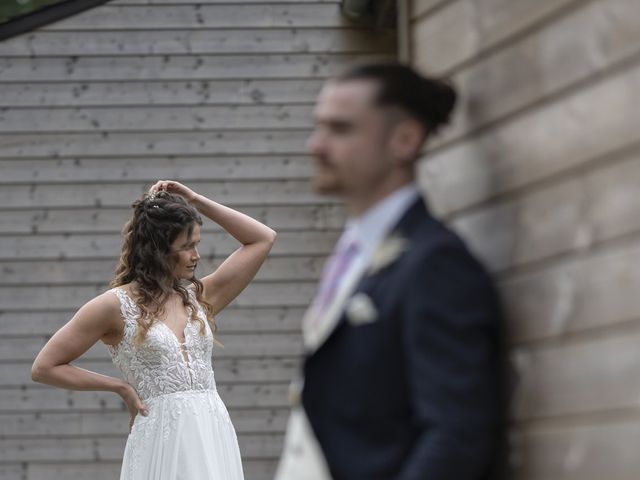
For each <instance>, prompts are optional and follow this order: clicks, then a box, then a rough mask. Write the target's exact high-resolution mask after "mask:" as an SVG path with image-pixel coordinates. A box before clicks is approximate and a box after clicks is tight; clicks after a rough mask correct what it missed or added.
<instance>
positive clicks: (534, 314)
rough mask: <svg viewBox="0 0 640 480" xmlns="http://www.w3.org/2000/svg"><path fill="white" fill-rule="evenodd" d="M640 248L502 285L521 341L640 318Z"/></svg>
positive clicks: (591, 257) (588, 258) (558, 266)
mask: <svg viewBox="0 0 640 480" xmlns="http://www.w3.org/2000/svg"><path fill="white" fill-rule="evenodd" d="M638 261H640V247H638V246H637V245H636V244H632V245H629V246H626V247H624V248H619V249H613V250H604V251H602V252H599V253H597V254H593V255H589V256H584V257H578V258H575V259H569V260H564V261H561V262H559V263H557V264H554V265H552V266H549V267H547V268H545V269H542V270H539V271H536V272H532V273H528V274H523V275H519V276H516V277H513V278H511V279H508V280H505V281H504V282H503V284H502V289H503V292H504V298H505V303H506V307H507V308H506V310H507V313H508V318H510V320H511V328H510V331H511V336H512V339H513V341H515V342H527V341H531V340H536V339H544V338H553V337H561V336H562V335H566V334H569V333H575V332H580V331H585V330H589V329H593V328H603V327H611V326H614V325H616V324H622V323H624V322H629V321H632V320H636V319H638V318H640V298H638V295H637V294H636V292H637V291H638V288H640V274H639V273H638V272H637V268H636V265H638Z"/></svg>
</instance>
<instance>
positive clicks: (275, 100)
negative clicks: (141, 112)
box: [0, 77, 322, 107]
mask: <svg viewBox="0 0 640 480" xmlns="http://www.w3.org/2000/svg"><path fill="white" fill-rule="evenodd" d="M0 78H1V77H0ZM321 85H322V80H318V79H315V78H308V79H296V80H287V79H278V80H270V79H264V80H263V79H260V78H256V79H252V80H243V81H237V80H207V79H200V80H193V81H184V80H169V81H154V80H153V79H148V80H147V81H142V82H129V81H127V80H126V79H123V80H119V81H113V82H100V81H95V82H94V81H92V82H87V83H79V82H73V81H66V82H62V83H47V82H39V83H26V82H17V83H6V84H3V85H2V88H1V89H0V105H2V106H5V107H38V106H42V107H67V106H110V107H116V106H128V107H132V106H138V105H140V106H151V105H210V104H219V105H235V104H240V105H246V104H251V105H253V104H283V103H290V104H291V103H311V102H313V101H314V100H315V98H316V96H317V94H318V90H319V89H320V87H321Z"/></svg>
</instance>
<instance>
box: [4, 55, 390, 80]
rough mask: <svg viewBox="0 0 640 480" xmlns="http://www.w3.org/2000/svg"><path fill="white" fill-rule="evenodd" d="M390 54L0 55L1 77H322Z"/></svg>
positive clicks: (165, 78) (18, 78)
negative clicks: (23, 56) (24, 56)
mask: <svg viewBox="0 0 640 480" xmlns="http://www.w3.org/2000/svg"><path fill="white" fill-rule="evenodd" d="M382 59H390V56H389V55H380V54H378V55H376V54H372V55H367V54H362V55H351V54H346V55H343V54H327V55H320V54H318V55H312V54H295V55H276V54H269V55H188V56H171V55H165V56H153V57H152V56H135V55H134V56H120V57H115V56H113V57H73V56H71V57H34V58H0V82H30V81H31V82H33V81H64V82H75V81H92V80H97V81H101V82H102V81H105V80H129V81H131V82H133V81H139V80H184V79H185V78H190V79H192V80H214V79H242V80H245V79H246V80H250V79H269V78H288V79H291V78H301V79H305V78H315V79H318V78H323V77H327V76H330V75H334V74H336V73H339V72H341V71H343V70H345V69H347V68H349V67H351V66H353V65H354V64H358V63H365V62H371V61H376V60H382Z"/></svg>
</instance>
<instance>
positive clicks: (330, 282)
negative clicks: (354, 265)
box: [316, 240, 358, 313]
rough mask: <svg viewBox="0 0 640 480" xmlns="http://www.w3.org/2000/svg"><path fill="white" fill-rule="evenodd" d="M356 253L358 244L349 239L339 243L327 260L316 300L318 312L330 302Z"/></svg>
mask: <svg viewBox="0 0 640 480" xmlns="http://www.w3.org/2000/svg"><path fill="white" fill-rule="evenodd" d="M357 253H358V244H357V243H356V242H355V241H354V240H351V241H349V242H345V243H344V244H343V245H341V246H340V247H339V248H338V250H337V251H336V253H335V254H334V255H332V256H331V258H330V259H329V261H328V262H327V265H326V266H325V268H324V271H323V273H322V280H321V282H320V288H319V290H318V297H317V301H316V308H317V309H318V313H320V312H321V311H322V310H324V309H325V308H326V307H327V306H328V305H330V304H331V301H332V300H333V297H334V295H335V293H336V289H337V287H338V284H339V283H340V280H341V279H342V277H343V276H344V274H345V272H346V271H347V269H348V268H349V265H351V262H352V261H353V259H354V258H355V256H356V254H357Z"/></svg>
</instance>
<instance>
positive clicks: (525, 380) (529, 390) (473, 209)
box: [408, 0, 640, 480]
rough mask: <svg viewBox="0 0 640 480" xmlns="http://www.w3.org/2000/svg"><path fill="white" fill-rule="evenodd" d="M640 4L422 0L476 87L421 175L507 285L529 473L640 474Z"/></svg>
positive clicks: (451, 57)
mask: <svg viewBox="0 0 640 480" xmlns="http://www.w3.org/2000/svg"><path fill="white" fill-rule="evenodd" d="M639 6H640V5H639V4H638V2H637V1H633V0H592V1H575V0H538V1H530V0H515V1H514V0H440V1H438V0H413V2H412V3H411V12H412V14H411V20H410V24H409V25H408V29H409V33H410V36H411V48H412V53H411V58H412V61H413V63H414V64H415V65H417V66H418V67H419V68H421V69H423V70H425V71H428V72H431V73H435V74H445V75H448V76H450V77H451V78H452V79H453V81H454V82H455V83H456V84H457V85H458V87H459V89H460V90H461V92H462V97H463V98H462V102H461V107H460V108H459V110H458V112H457V116H456V121H455V122H454V125H453V127H452V128H450V129H449V130H448V131H447V132H446V134H444V135H443V137H442V138H440V139H439V140H438V141H437V142H436V143H435V144H434V145H432V146H431V149H430V151H429V152H428V153H427V154H426V158H425V161H424V162H423V165H422V170H421V181H422V183H423V185H424V187H425V189H426V190H427V191H428V192H429V194H430V196H431V199H432V205H433V206H434V208H435V209H436V210H437V211H438V212H440V213H441V214H443V215H445V216H446V217H447V218H449V219H450V220H451V221H452V222H453V223H454V225H455V226H456V227H457V228H458V229H459V230H460V231H461V232H462V233H463V234H464V235H465V236H466V237H467V238H468V239H469V241H470V242H471V244H472V245H473V247H474V248H475V249H476V251H477V252H479V253H480V254H481V255H482V257H483V258H484V259H485V260H486V262H487V263H488V264H489V265H490V267H491V269H492V270H493V271H494V273H495V274H496V276H497V277H498V279H499V282H500V285H501V288H502V292H503V294H504V298H505V302H506V305H507V313H508V318H509V327H510V342H511V346H512V358H513V361H514V364H515V366H516V368H517V377H518V378H517V385H516V391H515V397H514V404H513V411H512V420H513V435H512V440H513V447H514V450H513V455H512V459H511V460H512V465H513V471H514V478H515V479H517V480H603V479H607V480H632V479H637V478H640V455H638V445H639V444H640V408H639V407H640V404H639V402H638V399H639V398H640V321H639V319H640V295H639V292H640V129H638V124H639V122H640V109H638V105H640V102H639V97H638V91H639V89H640V15H639V14H638V11H639V10H638V7H639Z"/></svg>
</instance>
